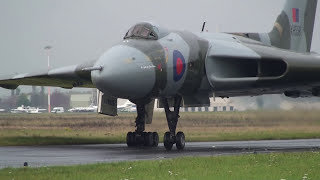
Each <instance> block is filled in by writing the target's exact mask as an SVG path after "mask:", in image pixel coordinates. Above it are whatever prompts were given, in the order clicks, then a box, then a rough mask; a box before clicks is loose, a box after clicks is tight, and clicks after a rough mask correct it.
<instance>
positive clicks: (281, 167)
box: [0, 152, 320, 180]
mask: <svg viewBox="0 0 320 180" xmlns="http://www.w3.org/2000/svg"><path fill="white" fill-rule="evenodd" d="M319 169H320V154H319V152H307V153H279V154H277V153H276V154H257V155H255V154H251V155H241V156H220V157H201V158H191V157H188V158H177V159H172V160H158V161H137V162H120V163H111V164H93V165H77V166H69V167H42V168H20V169H12V168H7V169H3V170H0V179H1V180H11V179H15V180H20V179H21V180H29V179H30V180H37V179H43V180H47V179H52V180H55V179H57V180H64V179H76V180H81V179H94V180H100V179H101V180H102V179H117V180H120V179H123V180H124V179H142V180H143V179H146V180H151V179H179V180H183V179H185V180H193V179H195V180H197V179H210V180H211V179H218V180H224V179H237V180H242V179H243V180H248V179H259V180H264V179H266V180H281V179H286V180H302V179H305V180H306V179H314V180H316V179H320V171H319Z"/></svg>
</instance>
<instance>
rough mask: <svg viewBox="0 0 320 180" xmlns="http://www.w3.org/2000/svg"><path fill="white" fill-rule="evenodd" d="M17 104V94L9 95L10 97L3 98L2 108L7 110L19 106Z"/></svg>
mask: <svg viewBox="0 0 320 180" xmlns="http://www.w3.org/2000/svg"><path fill="white" fill-rule="evenodd" d="M16 104H17V97H16V96H9V97H8V98H6V99H3V100H2V108H4V109H7V110H10V109H13V108H16V107H17V106H16Z"/></svg>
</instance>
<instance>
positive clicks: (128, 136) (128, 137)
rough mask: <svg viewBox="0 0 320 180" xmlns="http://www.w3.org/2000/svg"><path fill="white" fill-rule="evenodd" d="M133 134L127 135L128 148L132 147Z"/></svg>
mask: <svg viewBox="0 0 320 180" xmlns="http://www.w3.org/2000/svg"><path fill="white" fill-rule="evenodd" d="M132 144H133V143H132V132H128V133H127V146H128V147H131V146H132Z"/></svg>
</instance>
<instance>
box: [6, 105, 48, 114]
mask: <svg viewBox="0 0 320 180" xmlns="http://www.w3.org/2000/svg"><path fill="white" fill-rule="evenodd" d="M44 111H46V109H39V108H35V107H30V106H27V107H25V106H23V105H22V106H20V107H17V108H16V109H11V113H28V114H39V113H42V112H44Z"/></svg>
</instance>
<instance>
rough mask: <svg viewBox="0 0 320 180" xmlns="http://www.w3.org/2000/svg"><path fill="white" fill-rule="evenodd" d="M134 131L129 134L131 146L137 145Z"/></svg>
mask: <svg viewBox="0 0 320 180" xmlns="http://www.w3.org/2000/svg"><path fill="white" fill-rule="evenodd" d="M136 134H137V133H136V132H133V133H132V135H131V143H132V144H131V146H136V145H137V140H136Z"/></svg>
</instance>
